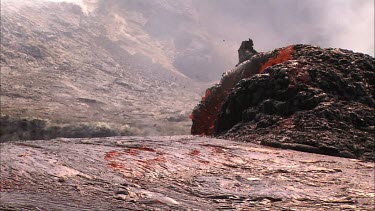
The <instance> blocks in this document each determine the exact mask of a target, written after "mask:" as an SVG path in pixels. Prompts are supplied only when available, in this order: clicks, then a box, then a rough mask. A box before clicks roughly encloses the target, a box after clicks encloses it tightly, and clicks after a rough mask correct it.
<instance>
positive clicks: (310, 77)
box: [192, 45, 375, 160]
mask: <svg viewBox="0 0 375 211" xmlns="http://www.w3.org/2000/svg"><path fill="white" fill-rule="evenodd" d="M374 61H375V60H374V58H373V57H371V56H369V55H365V54H362V53H354V52H352V51H349V50H344V49H332V48H328V49H322V48H319V47H317V46H310V45H292V46H288V47H285V48H281V49H276V50H274V51H272V52H266V53H259V54H255V55H254V56H252V57H251V58H250V59H249V60H247V61H245V62H243V63H241V64H240V65H238V67H236V68H235V69H233V70H232V71H230V72H228V73H227V74H226V75H224V76H223V78H222V79H221V81H220V83H218V84H216V85H215V86H214V87H211V88H209V89H207V91H206V96H205V98H204V99H203V100H202V102H201V103H200V104H199V105H198V106H197V107H196V108H195V110H194V111H193V114H192V118H193V126H192V133H193V134H207V135H215V136H218V137H223V138H231V139H236V140H241V141H248V142H253V143H261V144H264V145H270V146H276V147H283V148H291V149H297V150H302V151H308V152H316V153H322V154H329V155H336V156H344V157H352V158H361V159H367V160H374V159H375V158H374V154H373V150H374V141H375V139H374V129H375V116H374V114H375V99H374V92H375V89H374V86H375V64H374ZM258 73H261V74H258Z"/></svg>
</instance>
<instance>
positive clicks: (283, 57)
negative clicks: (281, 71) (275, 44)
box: [259, 45, 293, 73]
mask: <svg viewBox="0 0 375 211" xmlns="http://www.w3.org/2000/svg"><path fill="white" fill-rule="evenodd" d="M292 53H293V45H290V46H288V47H285V48H283V49H281V50H280V51H279V52H278V53H277V56H276V57H274V58H270V59H269V60H268V61H267V62H266V63H264V64H262V66H261V67H260V69H259V73H262V72H263V71H264V70H265V69H266V68H267V67H270V66H273V65H276V64H280V63H282V62H285V61H288V60H290V59H291V55H292Z"/></svg>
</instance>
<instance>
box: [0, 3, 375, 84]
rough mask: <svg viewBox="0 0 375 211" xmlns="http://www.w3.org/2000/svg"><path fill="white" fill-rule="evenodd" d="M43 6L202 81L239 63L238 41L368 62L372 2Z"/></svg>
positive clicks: (260, 48) (265, 48)
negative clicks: (98, 24) (93, 21)
mask: <svg viewBox="0 0 375 211" xmlns="http://www.w3.org/2000/svg"><path fill="white" fill-rule="evenodd" d="M3 1H7V2H9V1H19V2H22V1H23V0H3ZM43 1H49V2H67V3H73V4H76V5H79V6H81V8H82V11H83V12H85V13H86V14H87V15H91V14H93V13H95V15H96V16H97V17H98V16H100V17H101V20H103V21H106V23H104V25H105V26H107V29H109V28H110V29H111V30H109V31H110V32H109V34H112V35H113V36H114V37H116V38H117V37H118V38H119V39H121V37H122V38H124V37H125V38H126V39H127V40H126V39H125V40H124V42H125V43H127V45H128V46H127V50H132V51H134V54H135V53H140V54H142V55H146V56H147V57H150V58H151V59H152V60H153V61H154V60H155V58H159V57H160V58H159V59H156V60H157V61H158V62H159V63H163V64H165V65H164V66H168V67H172V68H176V69H178V71H180V72H182V73H184V74H185V75H187V76H189V77H191V78H198V79H199V78H200V79H202V80H212V79H218V77H220V75H221V73H222V72H224V71H226V70H228V69H230V68H232V67H233V66H234V65H235V64H236V63H237V62H238V58H237V49H238V47H239V46H240V44H241V41H243V40H247V39H248V38H251V39H253V40H254V48H255V49H256V50H257V51H269V50H273V49H275V48H279V47H284V46H287V45H291V44H299V43H302V44H311V45H318V46H321V47H333V48H344V49H350V50H353V51H356V52H362V53H366V54H370V55H372V56H374V36H375V35H374V24H375V23H374V0H324V1H318V0H303V1H302V0H283V1H277V0H233V1H229V0H158V1H152V0H142V1H141V0H126V1H124V0H33V1H29V2H35V4H36V2H43ZM25 2H26V1H25ZM110 17H118V18H117V19H123V20H124V21H123V22H124V23H126V25H124V26H120V25H119V24H120V23H116V20H114V19H113V18H112V19H111V18H110ZM119 29H122V30H119ZM121 33H124V36H121V35H120V34H121ZM132 40H133V41H134V40H136V41H137V45H135V44H132ZM137 49H138V52H137ZM142 49H143V50H142ZM146 51H147V52H149V53H148V54H145V52H146ZM150 52H151V53H150ZM167 60H168V61H167Z"/></svg>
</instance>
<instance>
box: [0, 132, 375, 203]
mask: <svg viewBox="0 0 375 211" xmlns="http://www.w3.org/2000/svg"><path fill="white" fill-rule="evenodd" d="M0 165H1V172H0V177H1V180H0V194H1V195H0V196H1V197H0V209H1V210H123V209H126V210H128V209H130V210H220V209H224V210H373V209H374V163H373V162H365V161H361V160H356V159H348V158H339V157H331V156H326V155H318V154H313V153H304V152H297V151H291V150H284V149H276V148H271V147H265V146H260V145H256V144H251V143H243V142H238V141H228V140H220V139H211V138H204V137H197V136H164V137H112V138H95V139H56V140H50V141H22V142H7V143H2V144H1V164H0Z"/></svg>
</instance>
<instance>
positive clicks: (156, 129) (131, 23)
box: [0, 1, 204, 140]
mask: <svg viewBox="0 0 375 211" xmlns="http://www.w3.org/2000/svg"><path fill="white" fill-rule="evenodd" d="M14 2H16V3H14ZM17 2H18V3H17ZM103 14H107V13H105V12H103V13H100V11H98V12H97V13H92V14H90V15H88V14H86V13H85V12H84V11H82V9H81V8H80V7H79V6H78V5H75V4H69V3H55V2H49V1H4V2H3V1H2V3H1V61H0V62H1V114H2V116H4V115H8V116H9V118H8V117H3V122H5V123H3V125H8V124H10V123H11V124H13V125H22V124H24V125H25V124H26V126H25V127H27V129H25V130H22V131H4V130H3V131H2V134H6V133H7V134H8V135H7V136H6V137H4V138H3V139H8V140H9V139H11V140H12V139H18V138H23V139H30V138H33V139H35V138H36V139H40V138H43V136H41V137H33V136H31V135H29V133H30V130H48V131H47V132H45V134H47V133H51V134H52V132H50V131H54V130H59V131H60V134H63V132H61V131H63V129H54V127H58V128H64V127H65V128H66V127H69V125H70V126H71V127H72V128H74V127H76V128H78V129H77V130H79V128H80V127H83V126H82V125H84V124H86V125H87V124H88V125H90V126H87V127H91V128H96V127H98V128H101V129H102V130H106V129H108V128H109V129H110V130H112V133H118V134H139V135H141V134H187V133H189V127H190V124H191V123H190V120H189V119H188V115H189V113H190V112H191V109H192V108H193V107H194V104H195V102H197V101H198V99H199V97H200V94H201V90H202V88H201V87H202V85H201V84H200V83H198V82H194V81H193V80H192V79H190V78H188V77H187V76H185V75H184V74H183V73H181V72H179V71H178V70H177V68H176V67H174V66H173V59H171V58H169V57H168V52H170V51H171V50H163V49H162V47H163V45H162V44H161V43H159V42H158V41H155V40H152V39H151V38H150V36H149V35H148V34H147V33H146V32H144V31H141V26H142V25H140V23H138V22H137V20H136V19H137V18H136V15H134V14H133V15H129V17H127V16H126V18H128V19H129V20H128V19H127V20H125V19H124V18H125V16H118V15H117V16H116V14H115V13H114V14H112V15H107V16H104V15H103ZM133 16H134V17H133ZM125 21H128V22H125ZM123 27H128V28H126V31H121V30H125V29H122V28H123ZM126 33H130V35H131V37H129V36H130V35H129V34H126ZM142 33H143V34H142ZM132 37H133V38H134V39H137V40H131V38H132ZM129 39H130V40H129ZM202 75H204V74H202ZM13 118H15V119H13ZM33 119H37V120H36V121H39V119H40V120H41V121H43V124H44V125H46V128H43V129H40V128H35V127H34V128H33V124H32V123H30V121H32V120H33ZM9 122H10V123H9ZM22 122H27V123H22ZM175 122H179V123H180V124H179V125H178V126H176V124H175ZM145 128H146V129H145ZM3 129H4V127H3ZM88 135H89V136H90V135H92V134H88ZM45 137H46V138H50V137H52V138H53V135H51V136H47V135H46V136H45Z"/></svg>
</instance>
